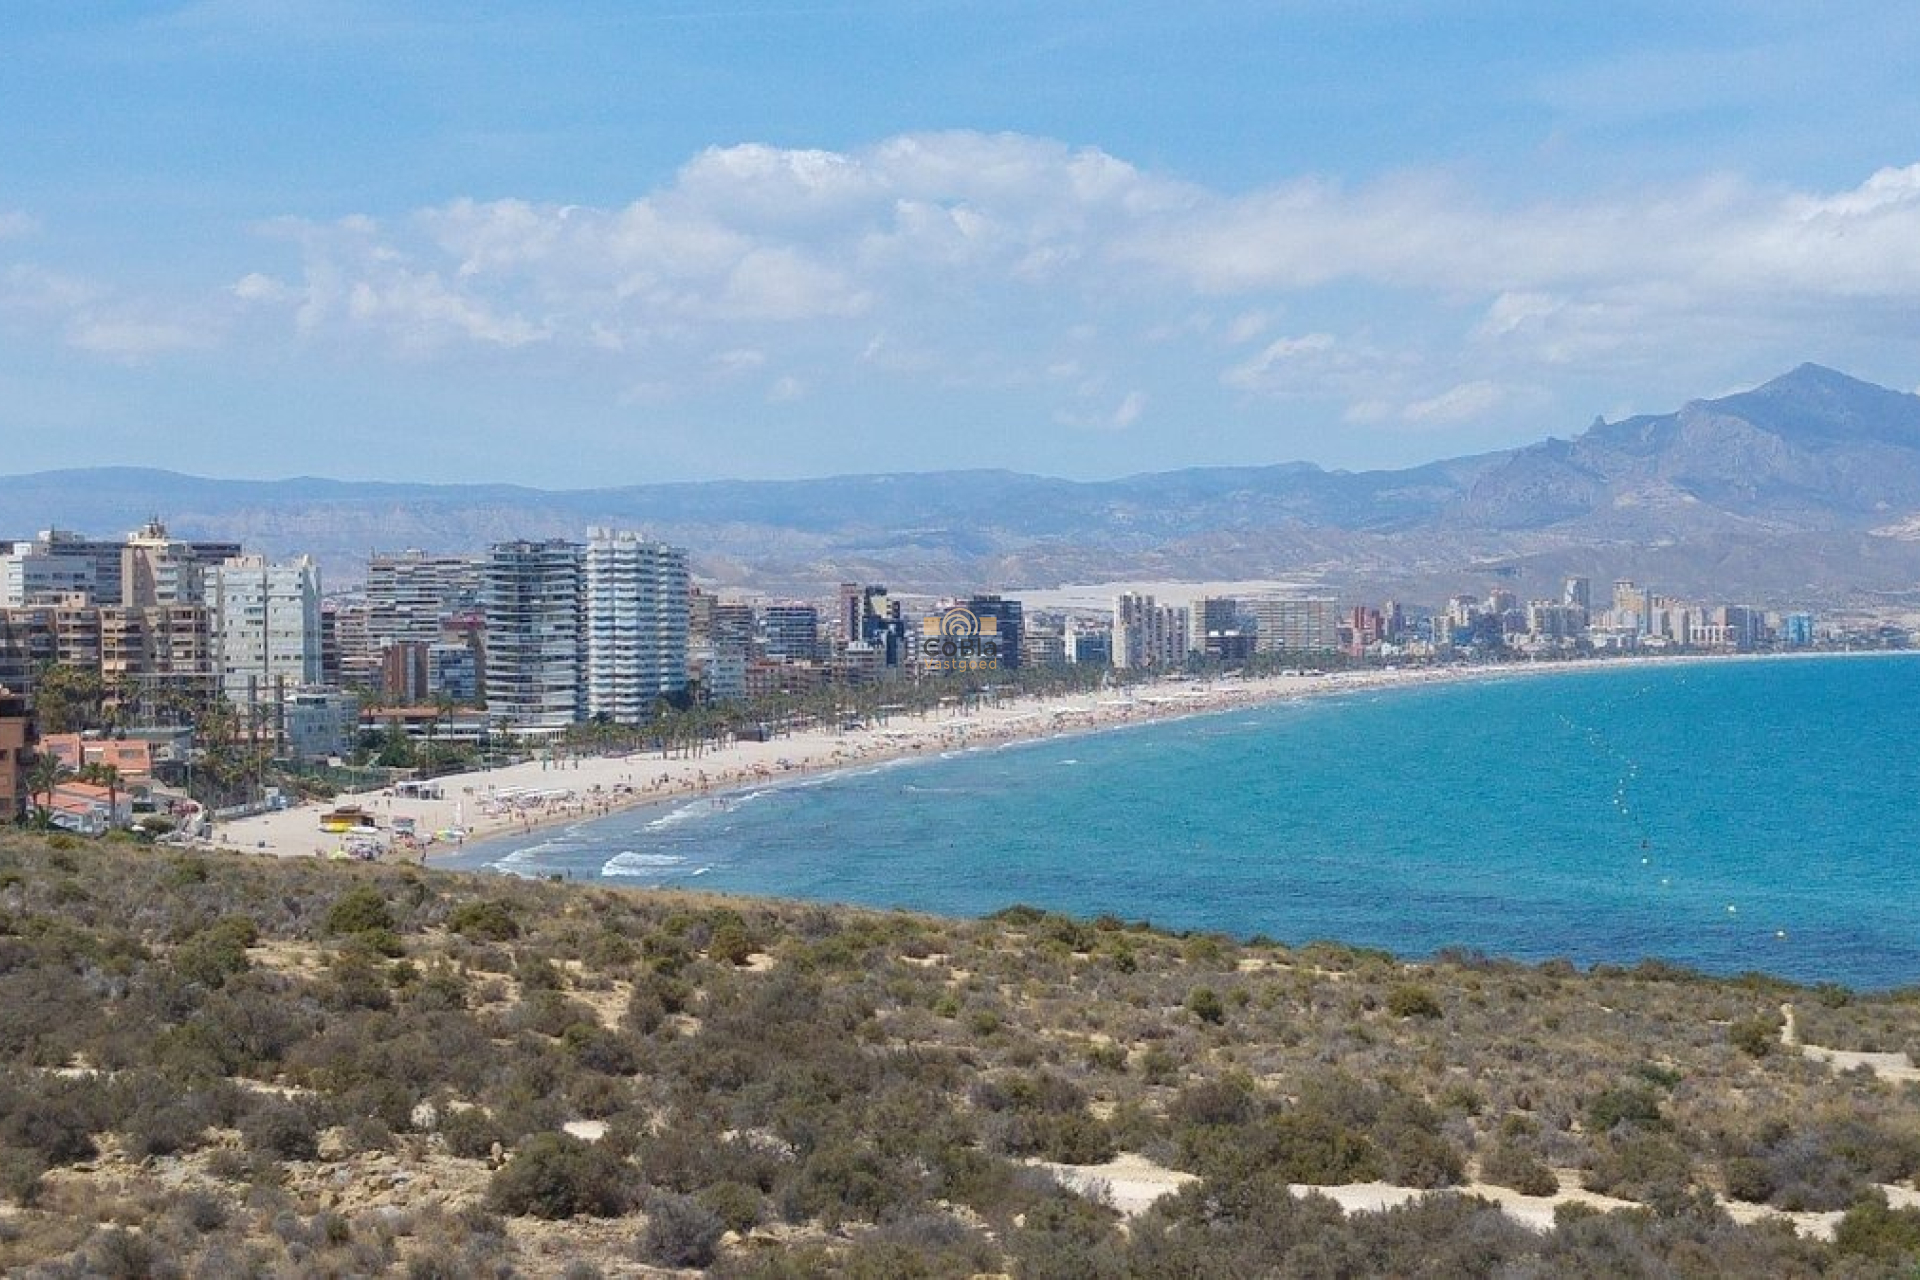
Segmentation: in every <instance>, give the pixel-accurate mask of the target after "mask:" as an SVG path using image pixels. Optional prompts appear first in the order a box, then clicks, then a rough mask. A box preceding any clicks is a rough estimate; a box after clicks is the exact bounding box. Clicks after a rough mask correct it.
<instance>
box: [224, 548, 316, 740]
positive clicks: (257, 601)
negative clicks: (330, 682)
mask: <svg viewBox="0 0 1920 1280" xmlns="http://www.w3.org/2000/svg"><path fill="white" fill-rule="evenodd" d="M206 590H207V600H208V605H209V607H210V609H211V611H212V614H213V638H214V664H215V668H216V670H217V673H218V678H219V688H220V693H221V696H223V697H225V698H226V699H227V701H229V702H231V703H232V704H233V705H234V706H236V707H240V708H252V707H258V706H262V705H266V704H268V703H276V704H277V703H279V702H281V701H283V700H284V699H285V696H286V695H287V694H289V693H291V692H292V691H294V690H295V689H300V688H304V687H306V686H308V685H316V684H319V683H320V570H319V569H318V568H317V567H315V565H314V563H313V561H312V560H311V559H310V558H308V557H306V556H301V557H299V558H298V559H295V560H292V561H289V562H287V563H286V564H269V563H268V562H267V561H266V560H265V559H263V558H262V557H260V556H236V557H234V558H233V559H231V560H228V561H226V562H225V563H223V564H220V565H218V566H216V567H215V568H214V569H213V570H212V571H211V572H210V573H209V574H208V575H207V577H206Z"/></svg>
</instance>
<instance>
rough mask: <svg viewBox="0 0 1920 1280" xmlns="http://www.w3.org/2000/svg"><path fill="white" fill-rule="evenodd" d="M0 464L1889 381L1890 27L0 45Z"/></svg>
mask: <svg viewBox="0 0 1920 1280" xmlns="http://www.w3.org/2000/svg"><path fill="white" fill-rule="evenodd" d="M10 27H11V30H10V32H9V37H8V39H9V43H10V45H11V46H12V50H13V52H14V53H15V55H16V57H15V59H14V61H15V63H16V65H18V66H20V67H21V68H22V74H20V75H18V76H16V77H10V80H9V84H8V85H7V86H4V87H0V108H3V109H4V110H5V111H6V112H7V115H8V117H9V119H11V120H12V121H13V122H14V126H13V128H11V129H10V130H8V131H7V132H6V133H5V134H3V135H0V173H4V174H5V175H6V177H5V179H4V180H0V331H3V332H5V334H6V335H7V338H8V342H7V344H6V345H7V354H6V355H5V356H4V357H0V387H4V388H5V389H6V391H7V393H8V394H7V397H6V402H7V405H8V407H7V408H6V410H5V411H4V415H3V416H0V421H4V423H5V425H6V429H7V432H8V439H9V444H10V449H9V464H8V465H9V469H10V470H38V469H46V468H54V467H61V466H81V465H96V464H103V463H109V462H120V463H133V464H144V465H155V466H168V467H173V468H177V469H180V470H185V471H191V472H199V473H202V474H212V475H232V476H246V477H270V476H284V475H293V474H328V475H337V476H341V477H344V478H349V479H352V478H367V477H375V476H380V477H389V478H394V479H444V480H471V481H480V480H497V479H506V478H513V479H517V480H521V481H523V482H528V483H535V484H542V485H549V486H579V485H586V484H591V483H634V482H643V481H649V480H671V479H700V478H714V477H721V476H745V477H790V476H804V475H822V474H830V473H846V472H863V471H887V470H928V469H937V468H942V467H952V466H1004V467H1009V468H1013V469H1018V470H1024V471H1030V472H1037V473H1041V474H1049V475H1063V476H1071V477H1077V478H1084V477H1099V476H1113V475H1120V474H1126V473H1130V472H1137V471H1145V470H1153V469H1159V468H1166V467H1178V466H1184V465H1200V464H1244V463H1264V462H1277V461H1285V460H1290V459H1295V458H1304V459H1308V460H1311V461H1315V462H1319V463H1322V464H1325V465H1329V466H1346V467H1373V466H1395V465H1404V464H1408V463H1412V462H1419V461H1424V460H1426V459H1428V458H1431V457H1436V456H1444V455H1447V454H1451V453H1461V452H1470V451H1473V450H1478V449H1487V448H1498V447H1506V446H1511V445H1514V444H1519V443H1524V442H1527V441H1531V440H1534V439H1537V438H1539V437H1540V436H1543V435H1546V434H1550V433H1551V434H1560V435H1566V434H1570V433H1572V432H1574V431H1577V430H1578V429H1579V428H1580V427H1581V426H1582V425H1584V424H1585V423H1586V422H1588V421H1589V420H1591V419H1592V418H1593V417H1594V416H1595V415H1596V414H1598V415H1604V416H1607V417H1609V418H1613V417H1618V416H1622V415H1624V414H1627V413H1630V412H1634V411H1643V410H1655V409H1664V408H1666V407H1668V406H1669V405H1671V404H1673V403H1677V402H1678V401H1680V400H1681V399H1682V398H1684V397H1686V396H1691V395H1697V394H1702V393H1705V394H1715V393H1717V392H1718V391H1720V390H1726V389H1732V388H1734V387H1739V386H1744V385H1750V384H1752V383H1754V382H1757V381H1759V380H1760V379H1762V378H1764V377H1766V376H1768V375H1770V374H1771V373H1773V372H1776V371H1777V370H1779V369H1782V368H1787V367H1791V366H1793V365H1795V364H1798V363H1799V362H1801V361H1802V360H1813V361H1818V362H1821V363H1826V364H1831V365H1834V366H1838V367H1845V368H1850V369H1855V370H1858V371H1860V372H1861V373H1862V374H1863V375H1865V376H1868V377H1871V378H1874V379H1876V380H1878V381H1881V382H1883V383H1885V384H1888V385H1892V386H1897V387H1903V388H1909V387H1913V386H1914V385H1915V384H1916V383H1920V361H1917V360H1916V358H1915V352H1914V350H1913V347H1912V342H1911V338H1910V335H1909V334H1908V333H1907V332H1906V326H1905V325H1904V323H1903V317H1904V316H1905V315H1906V314H1907V313H1908V312H1909V311H1910V310H1911V308H1912V305H1913V304H1914V302H1915V301H1916V299H1917V298H1920V276H1916V275H1915V274H1914V273H1913V272H1912V270H1911V268H1910V266H1908V265H1907V257H1908V255H1906V254H1904V252H1902V250H1901V246H1903V245H1905V244H1908V243H1911V242H1912V240H1913V239H1914V237H1915V236H1916V234H1920V166H1917V165H1915V163H1914V162H1915V160H1916V159H1917V158H1920V157H1916V156H1915V155H1914V154H1913V152H1912V149H1911V144H1910V143H1909V142H1908V141H1907V139H1909V138H1911V137H1912V136H1914V127H1913V126H1914V125H1915V124H1916V123H1920V118H1917V117H1920V95H1916V92H1915V90H1914V89H1913V87H1912V85H1911V83H1910V77H1908V76H1907V75H1906V74H1905V68H1906V67H1907V66H1910V65H1911V62H1912V54H1913V53H1914V52H1915V51H1916V49H1915V46H1916V43H1917V42H1920V24H1916V23H1915V22H1914V21H1913V20H1912V18H1911V17H1910V16H1909V15H1908V14H1907V13H1905V12H1903V11H1901V10H1900V9H1898V8H1897V7H1895V6H1878V7H1863V8H1860V9H1857V10H1852V11H1850V12H1849V14H1848V17H1847V21H1846V22H1845V23H1841V22H1838V21H1835V20H1833V19H1831V18H1830V17H1828V16H1826V15H1823V14H1817V13H1816V14H1810V15H1809V14H1804V13H1802V12H1801V11H1799V10H1797V9H1794V8H1791V7H1785V6H1783V7H1778V8H1768V7H1764V6H1760V7H1757V6H1751V5H1724V6H1714V5H1709V6H1702V7H1699V8H1697V9H1693V10H1689V11H1687V12H1686V13H1684V14H1674V13H1670V12H1667V11H1666V10H1660V9H1654V8H1652V7H1624V8H1616V9H1613V10H1609V11H1608V13H1607V14H1605V15H1587V16H1583V17H1579V18H1571V17H1570V18H1567V19H1566V20H1564V21H1556V22H1555V23H1552V24H1543V23H1540V22H1538V21H1537V20H1536V15H1535V14H1534V13H1533V12H1532V11H1529V10H1523V9H1520V8H1518V7H1514V8H1510V9H1502V8H1496V9H1493V10H1484V9H1482V10H1475V11H1473V12H1472V13H1466V12H1464V11H1459V10H1453V11H1441V12H1432V11H1428V10H1424V9H1416V8H1413V7H1405V6H1392V5H1387V6H1374V7H1367V8H1364V9H1362V8H1356V7H1352V6H1338V7H1336V6H1323V5H1312V4H1302V5H1296V6H1286V7H1281V8H1275V7H1272V6H1254V5H1245V4H1216V5H1208V6H1202V7H1199V8H1197V9H1189V10H1184V11H1182V12H1180V13H1178V14H1173V13H1160V12H1155V11H1152V10H1147V9H1140V8H1133V9H1124V10H1119V11H1114V10H1110V9H1107V8H1104V7H1103V8H1101V9H1099V10H1095V9H1094V8H1092V7H1091V6H1081V5H1066V6H1049V7H1048V8H1047V9H1046V11H1044V12H1029V11H1027V10H1025V9H1024V8H1022V7H1019V6H1006V5H988V6H984V7H980V6H969V7H967V8H965V9H962V8H959V7H954V6H944V5H917V6H904V7H903V6H888V5H873V4H838V5H807V6H798V5H782V4H767V5H762V6H757V7H743V6H737V5H712V4H702V3H690V4H687V5H683V6H678V7H676V8H675V9H673V10H671V11H668V10H660V9H641V10H632V9H631V8H630V7H628V6H612V5H595V4H588V5H584V6H573V7H570V8H569V9H568V10H567V11H566V12H565V13H564V14H561V13H559V12H558V11H554V10H534V11H531V12H526V13H521V14H517V15H512V16H507V17H494V18H488V19H483V20H476V19H473V18H471V17H470V16H469V15H467V14H466V13H464V12H462V11H457V10H454V9H452V8H451V7H442V6H432V5H429V6H424V7H416V8H413V9H412V10H410V12H409V13H408V14H407V15H406V16H404V17H395V16H392V15H390V14H388V13H387V12H385V11H384V10H380V9H377V8H373V7H369V6H362V5H353V4H338V5H322V4H313V5H301V4H267V3H255V2H251V0H222V2H220V3H198V4H135V5H129V6H122V7H119V8H117V9H115V10H114V11H113V12H112V13H110V14H106V15H101V14H96V13H89V12H79V11H71V10H69V9H68V8H67V7H64V6H59V7H55V6H34V7H31V8H29V9H27V10H25V11H24V12H21V13H17V14H14V15H11V16H10Z"/></svg>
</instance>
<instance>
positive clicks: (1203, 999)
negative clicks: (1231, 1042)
mask: <svg viewBox="0 0 1920 1280" xmlns="http://www.w3.org/2000/svg"><path fill="white" fill-rule="evenodd" d="M1187 1012H1189V1013H1191V1014H1192V1015H1193V1016H1194V1017H1196V1018H1198V1019H1200V1021H1202V1022H1206V1023H1211V1024H1214V1025H1218V1024H1219V1023H1222V1022H1225V1021H1226V1019H1227V1007H1226V1005H1224V1004H1222V1003H1221V1002H1220V993H1219V992H1217V991H1215V990H1214V989H1213V988H1212V987H1195V988H1194V989H1193V990H1191V991H1189V992H1188V993H1187Z"/></svg>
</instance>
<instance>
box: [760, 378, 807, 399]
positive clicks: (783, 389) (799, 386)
mask: <svg viewBox="0 0 1920 1280" xmlns="http://www.w3.org/2000/svg"><path fill="white" fill-rule="evenodd" d="M806 394H807V384H806V383H804V382H802V381H801V380H800V379H798V378H795V377H791V376H788V377H780V378H775V379H774V380H773V385H772V386H770V387H768V388H767V403H768V404H791V403H792V402H794V401H795V400H799V399H802V398H804V397H805V396H806Z"/></svg>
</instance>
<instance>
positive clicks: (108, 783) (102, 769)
mask: <svg viewBox="0 0 1920 1280" xmlns="http://www.w3.org/2000/svg"><path fill="white" fill-rule="evenodd" d="M79 776H80V778H81V779H82V780H83V781H86V782H91V783H93V784H94V785H95V786H97V787H105V788H106V789H107V826H108V827H109V828H111V827H112V826H113V824H114V821H115V820H116V819H117V818H118V817H119V814H120V768H119V766H118V765H111V764H90V765H87V766H85V767H84V768H82V769H81V770H80V774H79Z"/></svg>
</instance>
